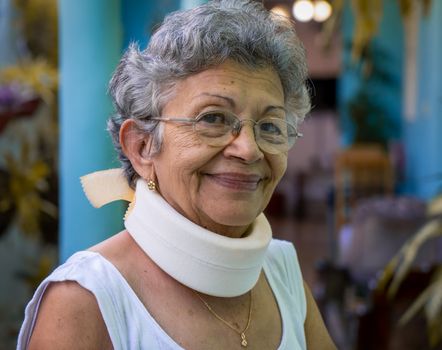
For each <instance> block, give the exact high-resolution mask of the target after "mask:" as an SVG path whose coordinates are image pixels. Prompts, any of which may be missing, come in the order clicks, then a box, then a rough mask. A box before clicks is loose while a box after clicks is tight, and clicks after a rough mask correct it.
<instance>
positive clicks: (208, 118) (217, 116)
mask: <svg viewBox="0 0 442 350" xmlns="http://www.w3.org/2000/svg"><path fill="white" fill-rule="evenodd" d="M200 122H203V123H207V124H225V123H226V116H225V114H223V113H220V112H214V113H206V114H204V115H202V116H201V117H200Z"/></svg>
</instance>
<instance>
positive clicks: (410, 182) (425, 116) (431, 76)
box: [338, 0, 442, 199]
mask: <svg viewBox="0 0 442 350" xmlns="http://www.w3.org/2000/svg"><path fill="white" fill-rule="evenodd" d="M352 33H353V16H352V13H351V10H350V6H347V8H346V11H345V13H344V16H343V38H344V43H348V42H349V41H350V40H351V36H352ZM374 43H375V45H377V46H378V47H381V48H382V50H383V51H385V53H386V54H387V57H386V59H384V60H382V59H381V60H378V61H379V62H380V64H381V70H383V71H385V72H387V73H388V76H389V78H390V81H389V82H388V84H384V85H383V84H378V85H376V84H373V85H372V86H371V89H370V91H372V92H371V96H372V97H374V99H375V100H376V101H377V103H378V104H379V105H380V106H381V108H382V109H383V110H384V111H385V112H386V113H387V115H388V116H389V118H391V121H392V122H393V125H394V128H393V129H389V128H388V131H389V132H388V133H389V137H390V140H391V141H393V142H399V143H401V144H402V146H403V149H404V163H405V169H404V174H403V181H402V183H400V187H399V188H398V189H399V191H400V193H404V194H410V195H415V196H418V197H421V198H423V199H428V198H431V197H432V196H434V195H435V194H436V193H438V192H441V191H442V155H441V154H440V153H441V150H442V137H441V136H440V135H441V134H442V117H441V116H442V64H441V62H442V1H438V0H433V1H432V8H431V11H430V14H429V16H428V17H423V19H422V22H421V25H420V35H419V49H418V50H419V51H418V79H417V81H416V85H417V89H416V90H417V96H416V97H417V109H416V115H415V116H414V120H413V121H408V120H405V117H404V115H403V110H402V106H403V83H404V79H403V70H404V63H405V62H404V34H403V26H402V20H401V18H400V15H399V9H398V5H397V2H396V1H384V16H383V20H382V22H381V28H380V31H379V35H378V36H377V37H376V38H375V39H374ZM343 57H344V62H343V63H344V69H343V73H342V76H341V78H340V81H339V89H338V100H339V110H340V118H341V120H340V121H341V131H342V144H343V146H348V145H350V144H352V143H353V141H354V125H353V124H352V122H351V119H350V117H349V110H348V102H349V101H350V100H351V98H352V97H353V96H354V95H355V93H356V92H357V91H358V89H359V87H360V86H361V78H360V75H359V71H358V70H357V69H356V68H355V67H352V66H351V65H350V63H351V61H350V50H349V47H346V48H345V49H344V55H343Z"/></svg>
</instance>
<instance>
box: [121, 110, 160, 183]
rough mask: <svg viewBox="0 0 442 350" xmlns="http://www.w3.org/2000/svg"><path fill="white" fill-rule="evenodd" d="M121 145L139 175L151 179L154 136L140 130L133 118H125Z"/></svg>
mask: <svg viewBox="0 0 442 350" xmlns="http://www.w3.org/2000/svg"><path fill="white" fill-rule="evenodd" d="M120 145H121V148H122V151H123V153H124V154H125V155H126V157H127V158H128V159H129V161H130V162H131V164H132V166H133V168H134V169H135V171H136V172H137V173H138V175H140V176H141V177H142V178H143V179H151V177H152V174H153V173H154V171H153V161H152V157H151V156H150V149H151V145H152V137H151V136H150V135H149V134H147V133H145V132H143V131H142V130H140V129H139V128H138V126H137V124H136V122H135V121H134V120H133V119H127V120H125V121H124V122H123V124H122V125H121V128H120Z"/></svg>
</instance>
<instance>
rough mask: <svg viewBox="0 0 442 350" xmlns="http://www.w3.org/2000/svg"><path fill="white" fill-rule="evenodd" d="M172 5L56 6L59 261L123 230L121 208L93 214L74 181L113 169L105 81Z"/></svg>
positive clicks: (135, 0)
mask: <svg viewBox="0 0 442 350" xmlns="http://www.w3.org/2000/svg"><path fill="white" fill-rule="evenodd" d="M179 6H180V2H179V1H178V0H168V1H161V2H160V1H145V0H124V1H121V0H93V1H89V0H76V1H71V0H60V2H59V16H60V17H59V18H60V21H59V23H60V107H59V112H60V260H61V262H63V261H64V260H66V258H68V257H69V256H70V255H71V254H72V253H74V252H76V251H78V250H81V249H85V248H87V247H89V246H91V245H94V244H96V243H98V242H99V241H102V240H103V239H106V238H107V237H109V236H111V235H113V234H114V233H116V232H118V231H119V230H120V229H122V227H123V222H122V216H123V213H124V203H111V204H108V205H107V206H105V207H103V208H100V209H94V208H93V207H92V206H91V205H90V204H89V203H88V201H87V199H86V197H85V196H84V194H83V191H82V188H81V185H80V181H79V178H80V176H82V175H85V174H87V173H90V172H93V171H97V170H102V169H108V168H112V167H118V166H119V162H118V161H117V159H116V154H115V152H114V151H113V146H112V143H111V140H110V137H109V136H108V134H107V132H106V120H107V119H108V117H109V115H110V114H111V113H112V105H111V102H110V99H109V97H108V96H107V85H108V81H109V79H110V77H111V75H112V72H113V70H114V69H115V67H116V65H117V63H118V61H119V59H120V57H121V54H122V51H123V48H124V47H126V46H127V45H128V43H129V42H130V41H139V42H140V44H141V46H144V45H145V44H146V42H147V38H148V37H149V36H150V33H151V29H152V26H153V24H156V23H158V22H159V21H161V19H162V17H163V16H164V14H165V13H167V12H170V11H172V10H175V9H177V8H179Z"/></svg>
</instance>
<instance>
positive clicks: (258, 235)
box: [125, 180, 272, 297]
mask: <svg viewBox="0 0 442 350" xmlns="http://www.w3.org/2000/svg"><path fill="white" fill-rule="evenodd" d="M132 204H133V207H132V209H131V211H130V213H129V215H128V217H127V218H126V220H125V226H126V229H127V230H128V231H129V233H130V235H131V236H132V237H133V238H134V240H135V241H136V242H137V243H138V245H139V246H140V247H141V249H143V250H144V252H145V253H146V254H147V255H148V256H149V257H150V258H151V259H152V260H153V261H154V262H155V263H156V264H157V265H158V266H159V267H160V268H161V269H162V270H163V271H165V272H166V273H167V274H169V275H170V276H172V277H173V278H174V279H176V280H177V281H178V282H180V283H182V284H184V285H185V286H187V287H189V288H192V289H194V290H196V291H198V292H201V293H204V294H208V295H213V296H218V297H233V296H238V295H241V294H244V293H246V292H247V291H249V290H251V289H252V288H253V287H254V285H255V284H256V282H257V281H258V278H259V275H260V272H261V269H262V265H263V261H264V256H265V253H266V250H267V247H268V245H269V243H270V240H271V236H272V232H271V228H270V225H269V223H268V221H267V219H266V217H265V216H264V214H260V215H259V216H258V217H257V218H256V219H255V221H254V222H253V223H252V227H251V228H250V233H249V235H248V236H247V237H244V238H229V237H225V236H222V235H219V234H216V233H213V232H211V231H208V230H206V229H204V228H202V227H201V226H198V225H196V224H194V223H193V222H191V221H190V220H188V219H187V218H185V217H184V216H182V215H181V214H179V213H178V212H177V211H176V210H175V209H173V208H172V207H171V206H170V205H169V204H168V203H167V202H166V201H165V200H164V199H163V198H162V197H161V196H160V195H159V194H158V193H157V192H154V191H150V190H149V189H148V188H147V184H146V182H145V181H144V180H138V182H137V186H136V192H135V203H132Z"/></svg>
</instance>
